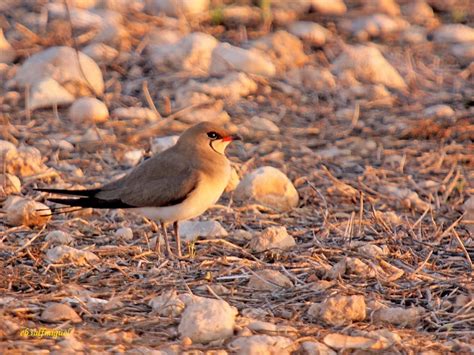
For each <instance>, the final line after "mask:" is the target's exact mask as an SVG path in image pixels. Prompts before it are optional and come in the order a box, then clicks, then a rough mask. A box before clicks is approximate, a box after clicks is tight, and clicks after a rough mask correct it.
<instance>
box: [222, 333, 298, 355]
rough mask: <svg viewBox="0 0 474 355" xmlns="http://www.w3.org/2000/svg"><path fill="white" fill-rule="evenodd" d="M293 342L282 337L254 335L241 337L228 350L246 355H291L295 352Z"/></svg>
mask: <svg viewBox="0 0 474 355" xmlns="http://www.w3.org/2000/svg"><path fill="white" fill-rule="evenodd" d="M293 347H294V346H293V341H292V340H291V339H289V338H285V337H282V336H270V335H252V336H245V337H239V338H237V339H235V340H233V341H232V342H231V343H230V344H229V345H228V348H229V350H230V351H232V352H233V353H235V354H245V355H260V354H262V355H263V354H271V355H276V354H278V355H290V354H291V352H292V351H293V350H296V349H293Z"/></svg>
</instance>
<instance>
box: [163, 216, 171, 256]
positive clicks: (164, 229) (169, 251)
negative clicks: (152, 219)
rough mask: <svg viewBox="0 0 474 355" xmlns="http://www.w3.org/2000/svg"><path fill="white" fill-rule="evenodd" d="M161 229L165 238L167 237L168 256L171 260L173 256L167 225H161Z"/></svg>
mask: <svg viewBox="0 0 474 355" xmlns="http://www.w3.org/2000/svg"><path fill="white" fill-rule="evenodd" d="M161 229H163V236H164V237H165V246H166V254H167V255H168V257H170V258H171V257H172V256H173V254H172V253H171V248H170V242H169V240H168V234H167V233H166V225H165V224H164V223H163V222H162V223H161Z"/></svg>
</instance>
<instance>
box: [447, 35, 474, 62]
mask: <svg viewBox="0 0 474 355" xmlns="http://www.w3.org/2000/svg"><path fill="white" fill-rule="evenodd" d="M451 53H453V54H454V56H455V57H456V58H458V59H459V61H460V62H461V63H463V64H466V65H467V64H470V63H472V62H474V41H473V42H470V43H460V44H455V45H454V46H452V47H451Z"/></svg>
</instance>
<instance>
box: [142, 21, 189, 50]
mask: <svg viewBox="0 0 474 355" xmlns="http://www.w3.org/2000/svg"><path fill="white" fill-rule="evenodd" d="M178 26H179V25H178ZM149 37H150V40H149V41H150V46H153V45H155V46H161V45H166V44H174V43H177V42H178V41H179V40H180V39H181V38H183V34H182V33H181V32H179V31H178V30H177V29H173V28H166V27H165V28H161V27H160V28H156V29H153V30H152V31H151V32H150V34H149Z"/></svg>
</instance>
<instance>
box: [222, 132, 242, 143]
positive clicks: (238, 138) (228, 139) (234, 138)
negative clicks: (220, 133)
mask: <svg viewBox="0 0 474 355" xmlns="http://www.w3.org/2000/svg"><path fill="white" fill-rule="evenodd" d="M241 140H242V137H241V136H239V135H238V134H233V135H231V136H226V137H223V138H222V141H223V142H232V141H241Z"/></svg>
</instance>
